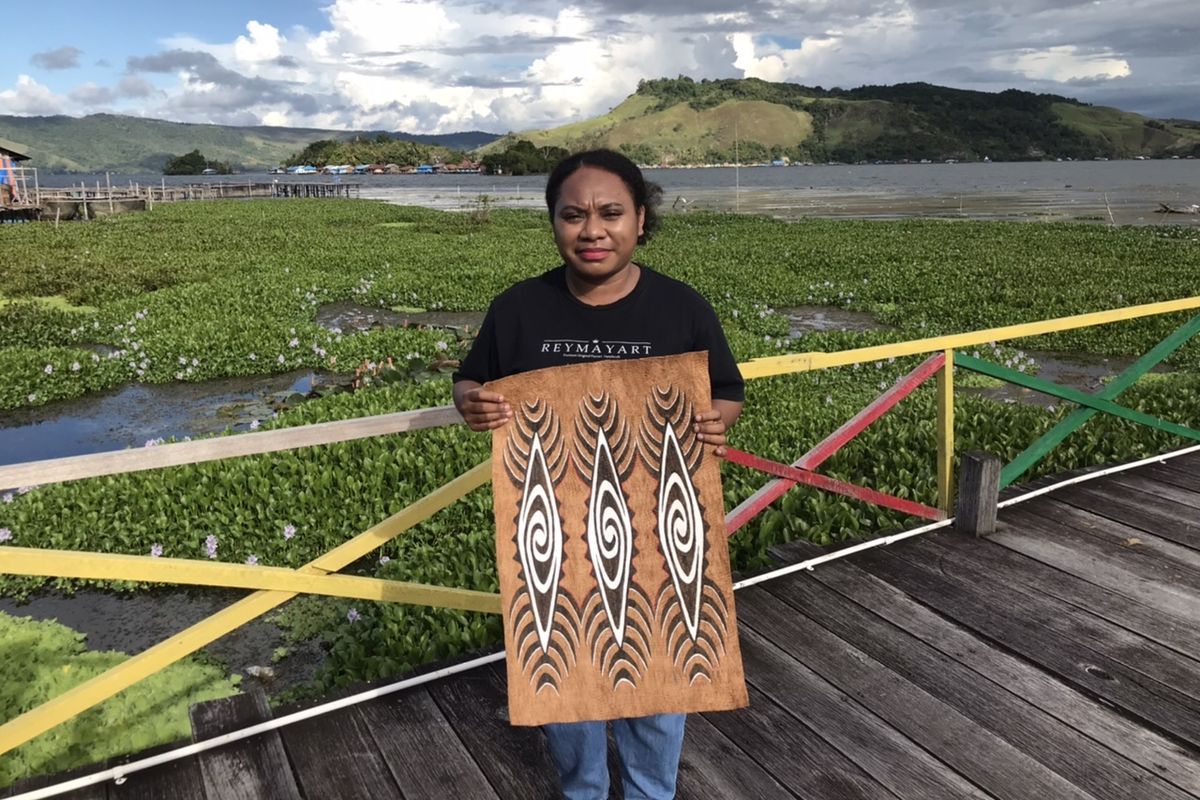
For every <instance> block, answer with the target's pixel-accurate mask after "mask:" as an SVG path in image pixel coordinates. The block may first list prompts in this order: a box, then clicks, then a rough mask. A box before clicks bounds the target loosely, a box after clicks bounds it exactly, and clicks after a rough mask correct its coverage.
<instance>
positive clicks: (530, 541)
mask: <svg viewBox="0 0 1200 800" xmlns="http://www.w3.org/2000/svg"><path fill="white" fill-rule="evenodd" d="M517 554H518V556H519V557H520V560H521V567H522V568H523V570H524V573H525V581H526V583H525V590H526V591H527V592H528V593H529V600H530V605H531V606H532V608H533V615H534V620H535V622H536V624H537V633H538V642H539V643H540V644H541V647H542V650H543V651H546V650H548V649H549V647H550V633H551V627H552V622H553V617H554V608H555V604H556V603H557V601H558V581H559V577H560V575H561V573H562V561H563V533H562V523H561V522H560V521H559V516H558V501H557V499H556V498H555V496H554V486H553V485H552V484H551V482H550V472H549V470H548V469H547V468H546V456H545V454H544V453H543V452H542V440H541V436H539V435H537V434H535V435H534V437H533V442H532V444H531V446H530V453H529V463H528V465H527V467H526V470H525V482H524V492H523V494H522V498H521V509H520V513H519V515H518V517H517Z"/></svg>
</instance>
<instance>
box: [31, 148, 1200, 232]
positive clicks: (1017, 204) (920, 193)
mask: <svg viewBox="0 0 1200 800" xmlns="http://www.w3.org/2000/svg"><path fill="white" fill-rule="evenodd" d="M646 176H647V177H648V178H649V179H650V180H653V181H655V182H656V183H658V184H659V185H660V186H662V187H663V200H664V205H665V206H666V207H667V208H672V207H674V208H675V210H683V209H689V208H690V209H695V208H703V209H708V210H721V211H742V212H751V213H763V214H769V215H773V216H779V217H786V218H797V217H805V216H813V217H850V218H877V219H892V218H901V217H912V216H916V217H945V218H972V219H1030V220H1036V219H1055V220H1080V221H1092V222H1115V223H1118V224H1157V223H1180V224H1189V225H1200V214H1163V213H1156V212H1157V209H1158V208H1159V203H1167V204H1169V205H1172V206H1177V207H1183V206H1189V205H1191V204H1194V203H1200V159H1178V160H1148V161H1136V160H1129V161H1061V162H1058V161H1036V162H1013V163H987V164H982V163H970V164H963V163H958V164H942V163H936V164H868V165H818V166H790V167H743V168H740V169H735V168H732V167H712V168H694V169H650V170H647V171H646ZM239 180H248V181H255V182H258V181H269V180H279V181H281V182H304V181H314V180H317V181H323V182H338V181H341V182H346V183H357V184H359V185H360V186H361V196H362V197H364V198H371V199H379V200H384V201H387V202H391V203H399V204H409V205H423V206H430V207H434V208H446V209H469V208H473V207H475V206H476V205H477V204H478V203H479V198H480V196H481V195H486V196H487V197H488V202H490V203H492V204H495V205H504V206H528V207H539V206H541V205H542V203H543V199H542V194H543V192H544V190H545V185H546V178H545V176H543V175H529V176H521V177H513V176H492V175H347V176H287V175H266V174H262V173H258V174H245V175H235V176H212V177H207V178H202V177H192V176H173V177H169V178H164V177H162V176H159V175H149V174H147V175H117V174H114V175H112V176H111V181H112V183H113V185H127V184H128V183H140V184H142V185H145V184H159V183H160V182H165V183H167V184H168V185H179V184H185V183H203V182H212V183H217V182H230V181H239ZM80 182H84V183H87V184H89V185H91V186H93V187H94V186H95V185H96V183H97V182H99V184H100V185H101V186H104V185H105V176H104V175H99V176H96V175H91V176H86V175H85V176H78V175H46V176H43V177H42V179H41V184H42V185H43V186H47V187H54V186H70V185H79V183H80Z"/></svg>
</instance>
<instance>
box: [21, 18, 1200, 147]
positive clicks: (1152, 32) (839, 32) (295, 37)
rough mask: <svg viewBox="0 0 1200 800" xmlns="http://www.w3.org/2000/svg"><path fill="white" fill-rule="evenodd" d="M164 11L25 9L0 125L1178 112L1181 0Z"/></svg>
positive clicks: (1198, 91)
mask: <svg viewBox="0 0 1200 800" xmlns="http://www.w3.org/2000/svg"><path fill="white" fill-rule="evenodd" d="M180 5H183V4H171V3H166V2H161V0H159V2H148V1H147V0H136V1H135V2H122V1H121V0H112V2H109V3H106V4H97V3H95V2H94V0H93V1H92V2H87V3H85V2H79V1H78V0H66V2H59V3H55V4H53V6H52V12H50V11H48V12H47V14H48V15H49V14H51V13H52V21H51V19H50V18H49V16H48V18H47V19H46V20H43V21H40V22H39V20H38V19H37V18H36V17H37V11H36V10H32V11H31V10H28V9H26V10H25V11H24V12H23V14H24V15H25V18H24V19H23V23H22V24H21V27H20V34H19V35H10V36H9V37H7V41H6V44H5V50H4V58H3V59H2V60H0V114H18V115H36V114H71V115H83V114H88V113H96V112H115V113H125V114H134V115H139V116H146V117H155V118H160V119H171V120H180V121H189V122H217V123H226V124H280V125H306V126H314V127H326V128H338V129H349V128H386V129H391V130H405V131H409V132H420V133H433V132H448V131H454V130H467V129H483V130H490V131H496V132H504V131H508V130H522V129H527V128H537V127H545V126H548V125H553V124H561V123H564V122H569V121H573V120H576V119H580V118H584V117H588V116H592V115H595V114H599V113H603V112H605V111H607V110H608V109H609V108H611V107H612V106H613V105H615V104H616V103H618V102H620V101H621V100H622V99H623V98H624V97H626V96H627V95H628V94H630V93H631V92H632V91H633V90H634V89H635V88H636V86H637V81H638V80H639V79H641V78H651V77H662V76H674V75H679V74H684V75H691V76H692V77H694V78H697V79H699V78H726V77H747V76H752V77H759V78H763V79H766V80H779V81H791V82H796V83H805V84H809V85H822V86H827V87H828V86H842V87H852V86H858V85H862V84H867V83H871V84H886V83H897V82H901V81H928V82H931V83H938V84H943V85H949V86H956V87H960V88H967V89H980V90H984V91H999V90H1002V89H1006V88H1010V87H1015V88H1020V89H1026V90H1030V91H1039V92H1053V93H1056V94H1063V95H1068V96H1072V97H1078V98H1080V99H1082V100H1085V101H1088V102H1094V103H1097V104H1103V105H1114V106H1117V107H1119V108H1123V109H1126V110H1130V111H1137V112H1140V113H1145V114H1149V115H1152V116H1160V117H1172V116H1173V117H1187V118H1192V119H1198V118H1200V48H1198V47H1197V46H1196V42H1197V41H1200V4H1198V3H1196V2H1195V0H1010V2H1008V3H1004V4H997V3H994V2H992V0H988V2H982V1H981V0H955V2H949V0H837V1H836V2H834V0H802V1H801V0H737V1H736V2H731V1H730V0H657V2H653V3H642V2H637V0H579V2H575V3H573V4H572V3H567V2H562V1H561V0H555V1H554V2H551V1H550V0H520V2H517V1H516V0H482V1H480V2H477V1H476V0H441V1H438V0H319V1H318V0H293V1H291V2H284V1H283V0H244V1H242V2H233V1H232V0H209V2H205V3H203V4H195V5H193V4H186V5H184V8H186V9H187V10H183V9H181V8H180ZM187 6H192V7H191V8H187ZM34 8H36V7H34ZM47 8H48V9H49V8H51V6H49V5H47Z"/></svg>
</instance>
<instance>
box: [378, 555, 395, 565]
mask: <svg viewBox="0 0 1200 800" xmlns="http://www.w3.org/2000/svg"><path fill="white" fill-rule="evenodd" d="M391 560H392V559H391V557H390V556H380V557H379V563H380V564H386V563H388V562H389V561H391Z"/></svg>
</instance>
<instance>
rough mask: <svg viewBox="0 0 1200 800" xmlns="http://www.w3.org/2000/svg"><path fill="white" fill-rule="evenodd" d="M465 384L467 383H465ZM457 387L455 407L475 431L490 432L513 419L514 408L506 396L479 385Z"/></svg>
mask: <svg viewBox="0 0 1200 800" xmlns="http://www.w3.org/2000/svg"><path fill="white" fill-rule="evenodd" d="M464 383H465V382H464ZM459 386H460V385H455V387H454V388H455V392H454V406H455V408H457V409H458V413H460V414H462V417H463V419H464V420H465V421H466V423H467V425H468V426H470V428H471V430H473V431H490V430H494V429H496V428H499V427H501V426H502V425H504V424H505V423H506V422H508V421H509V419H511V418H512V408H511V407H510V406H509V405H508V402H507V401H506V400H505V399H504V395H501V394H497V393H496V392H490V391H488V390H487V389H484V388H483V387H482V386H480V385H479V384H477V383H476V384H474V385H472V386H466V387H462V390H461V391H460V390H459Z"/></svg>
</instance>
